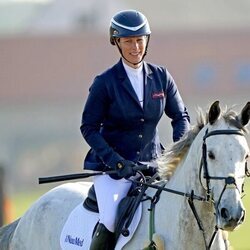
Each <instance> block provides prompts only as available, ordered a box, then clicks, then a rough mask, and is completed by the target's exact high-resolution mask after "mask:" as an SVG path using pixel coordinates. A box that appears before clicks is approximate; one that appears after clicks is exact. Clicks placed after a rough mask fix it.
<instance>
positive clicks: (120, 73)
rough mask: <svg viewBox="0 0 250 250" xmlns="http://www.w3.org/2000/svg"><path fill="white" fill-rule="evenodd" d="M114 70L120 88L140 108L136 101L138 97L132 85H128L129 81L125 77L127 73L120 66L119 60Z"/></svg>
mask: <svg viewBox="0 0 250 250" xmlns="http://www.w3.org/2000/svg"><path fill="white" fill-rule="evenodd" d="M116 66H117V67H116V69H117V76H118V78H119V82H120V84H121V87H122V88H123V89H124V90H125V91H126V92H127V93H128V94H129V95H130V96H131V98H132V99H133V101H135V102H136V103H137V104H138V105H139V106H140V108H142V107H141V104H140V102H139V100H138V97H137V95H136V93H135V91H134V88H133V87H132V84H131V83H130V80H129V78H128V76H127V73H126V71H125V69H124V67H123V65H122V60H121V59H120V61H119V62H118V63H117V64H116Z"/></svg>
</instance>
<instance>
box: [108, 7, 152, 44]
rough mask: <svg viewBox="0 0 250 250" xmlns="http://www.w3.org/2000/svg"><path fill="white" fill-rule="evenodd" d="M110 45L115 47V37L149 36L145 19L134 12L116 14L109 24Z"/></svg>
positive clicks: (125, 11)
mask: <svg viewBox="0 0 250 250" xmlns="http://www.w3.org/2000/svg"><path fill="white" fill-rule="evenodd" d="M109 31H110V43H111V44H112V45H115V39H114V38H115V37H118V38H119V37H129V36H149V35H150V34H151V31H150V27H149V24H148V20H147V18H146V17H145V16H144V15H143V14H142V13H140V12H139V11H136V10H124V11H120V12H118V13H117V14H116V15H115V16H114V17H113V18H112V19H111V23H110V29H109Z"/></svg>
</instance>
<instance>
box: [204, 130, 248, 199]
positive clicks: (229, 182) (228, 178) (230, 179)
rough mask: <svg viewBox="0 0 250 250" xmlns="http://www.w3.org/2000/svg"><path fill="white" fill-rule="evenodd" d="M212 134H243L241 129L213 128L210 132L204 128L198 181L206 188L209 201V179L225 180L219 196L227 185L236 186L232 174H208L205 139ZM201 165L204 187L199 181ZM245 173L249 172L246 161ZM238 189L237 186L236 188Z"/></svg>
mask: <svg viewBox="0 0 250 250" xmlns="http://www.w3.org/2000/svg"><path fill="white" fill-rule="evenodd" d="M214 135H240V136H244V134H243V132H242V131H241V130H224V129H223V130H214V131H211V132H208V129H207V130H206V133H205V135H204V137H203V145H202V159H201V163H200V173H199V179H200V183H201V185H202V186H203V188H204V189H205V190H206V194H207V198H206V199H207V201H209V200H210V199H211V188H210V180H225V186H224V189H223V191H222V193H221V195H220V198H221V196H222V194H223V193H224V191H225V189H226V188H227V186H232V185H234V186H235V187H236V188H237V185H236V181H235V177H234V176H232V175H229V176H226V177H225V176H210V175H209V172H208V166H207V145H206V139H207V138H208V137H210V136H214ZM202 167H203V177H204V178H205V179H206V187H204V185H203V184H202V181H201V170H202ZM245 175H246V176H249V172H248V170H247V163H246V166H245ZM244 177H245V176H240V177H239V178H244ZM237 189H238V188H237Z"/></svg>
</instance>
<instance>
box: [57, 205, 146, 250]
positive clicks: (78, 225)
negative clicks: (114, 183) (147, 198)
mask: <svg viewBox="0 0 250 250" xmlns="http://www.w3.org/2000/svg"><path fill="white" fill-rule="evenodd" d="M141 214H142V204H140V206H139V207H138V209H137V211H136V213H135V215H134V218H133V221H132V222H131V224H130V227H129V232H130V234H129V236H128V237H124V236H123V235H121V236H120V237H119V239H118V242H117V244H116V247H115V250H120V249H122V247H123V246H125V244H127V243H128V242H129V240H130V239H131V238H132V236H133V234H134V233H135V230H136V228H137V226H138V225H139V222H140V219H141ZM97 221H98V214H97V213H93V212H90V211H88V210H86V209H85V208H84V207H83V205H82V203H81V204H79V205H78V206H77V207H76V208H75V209H74V210H73V211H72V212H71V214H70V215H69V217H68V219H67V221H66V223H65V225H64V227H63V229H62V232H61V237H60V246H61V249H62V250H83V249H84V250H88V249H89V247H90V243H91V240H92V233H93V229H94V227H95V225H96V223H97Z"/></svg>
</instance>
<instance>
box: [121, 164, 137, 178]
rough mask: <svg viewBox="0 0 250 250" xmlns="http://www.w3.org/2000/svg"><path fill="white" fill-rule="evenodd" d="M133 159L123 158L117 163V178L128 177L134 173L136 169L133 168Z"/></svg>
mask: <svg viewBox="0 0 250 250" xmlns="http://www.w3.org/2000/svg"><path fill="white" fill-rule="evenodd" d="M135 165H136V164H135V163H134V162H133V161H128V160H123V161H120V162H118V163H117V165H116V170H117V176H118V177H119V178H129V177H131V176H133V175H135V174H136V171H135V170H134V169H133V167H135Z"/></svg>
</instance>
